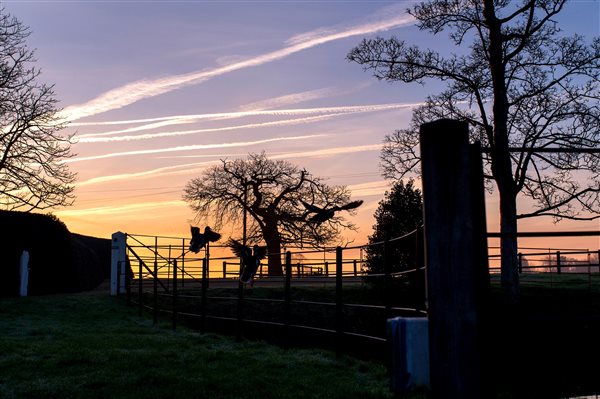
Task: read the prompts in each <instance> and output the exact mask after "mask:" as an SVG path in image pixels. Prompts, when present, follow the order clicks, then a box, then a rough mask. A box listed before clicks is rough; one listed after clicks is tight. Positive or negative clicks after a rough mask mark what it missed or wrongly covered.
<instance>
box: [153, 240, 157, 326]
mask: <svg viewBox="0 0 600 399" xmlns="http://www.w3.org/2000/svg"><path fill="white" fill-rule="evenodd" d="M155 254H156V252H155ZM155 256H156V255H155ZM153 281H154V287H153V294H154V295H153V297H152V322H153V323H154V324H156V323H158V261H157V260H155V261H154V279H153Z"/></svg>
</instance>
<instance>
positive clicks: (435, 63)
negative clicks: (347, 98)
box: [348, 0, 600, 301]
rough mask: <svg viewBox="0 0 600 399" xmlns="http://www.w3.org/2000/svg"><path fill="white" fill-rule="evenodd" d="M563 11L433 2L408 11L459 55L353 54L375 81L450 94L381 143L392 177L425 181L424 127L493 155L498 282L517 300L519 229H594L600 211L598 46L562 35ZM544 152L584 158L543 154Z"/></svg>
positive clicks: (372, 43) (530, 3)
mask: <svg viewBox="0 0 600 399" xmlns="http://www.w3.org/2000/svg"><path fill="white" fill-rule="evenodd" d="M565 3H566V0H522V1H519V2H517V1H508V0H484V1H479V0H451V1H448V0H446V1H444V0H432V1H427V2H423V3H419V4H417V5H415V6H414V7H413V8H411V9H409V10H408V12H409V13H410V14H411V15H413V16H414V17H415V19H416V21H417V25H418V27H419V28H420V29H421V30H424V31H429V32H431V33H432V34H434V35H436V34H439V33H441V32H442V31H444V30H449V31H450V32H449V36H450V39H451V41H452V42H453V43H454V45H456V47H457V48H459V49H458V50H457V54H451V55H446V56H444V55H443V54H442V53H440V52H438V51H434V50H430V49H427V50H423V49H421V48H418V47H415V46H409V45H407V44H406V43H405V42H404V41H402V40H399V39H397V38H391V39H382V38H377V39H374V40H364V41H363V42H362V43H361V44H360V45H359V46H358V47H356V48H354V49H353V50H352V51H351V52H350V53H349V54H348V58H349V59H350V60H351V61H355V62H357V63H359V64H361V65H363V66H364V67H365V69H370V70H372V71H373V72H374V75H375V76H376V77H377V78H378V79H383V80H388V81H400V82H404V83H412V82H417V83H423V82H425V81H426V80H428V79H433V80H438V81H442V82H445V83H446V84H447V86H446V89H445V90H444V91H442V92H441V93H440V94H438V95H432V96H429V97H428V98H427V99H426V101H425V103H424V104H423V105H422V106H420V107H418V108H416V109H415V110H414V112H413V118H412V122H411V124H410V126H409V127H408V128H407V129H403V130H398V131H396V132H394V133H393V134H391V135H389V136H388V137H387V138H386V140H385V144H384V149H383V151H382V154H381V159H382V167H383V170H384V172H385V175H386V176H387V177H390V178H401V177H404V176H405V175H407V174H414V173H419V153H418V148H417V147H418V128H419V126H420V125H421V124H422V123H424V122H429V121H432V120H435V119H440V118H452V119H458V120H463V121H467V122H468V123H469V124H470V126H471V139H472V140H473V141H475V140H479V141H481V142H482V144H483V145H484V146H485V147H487V148H488V149H489V152H487V153H485V154H484V160H485V167H486V177H487V178H488V179H490V181H492V180H493V181H494V182H495V186H496V187H497V189H498V192H499V197H500V230H501V232H502V239H501V255H502V261H501V262H502V277H501V281H502V286H503V289H504V292H505V293H506V295H507V297H508V298H509V300H511V301H515V300H517V298H518V296H519V280H518V262H517V238H516V233H517V219H519V218H528V217H533V216H552V217H554V218H555V219H556V220H560V219H562V218H569V219H577V220H592V219H595V218H598V217H599V212H600V198H599V194H600V179H599V172H600V154H599V153H598V152H597V148H598V146H599V144H600V129H599V127H600V124H599V118H600V108H599V103H598V99H599V97H600V91H599V90H598V89H599V78H600V40H599V39H594V40H593V41H592V42H591V43H586V42H585V40H584V38H583V37H582V36H580V35H572V36H564V35H563V34H561V30H560V29H559V27H558V26H557V23H556V21H555V19H554V18H555V17H556V16H557V14H559V13H560V12H561V10H562V9H563V7H564V5H565ZM467 49H468V50H467ZM515 148H518V149H519V150H518V151H515ZM547 148H562V149H568V150H583V151H587V152H581V153H573V152H564V153H549V152H542V151H539V149H547ZM594 148H595V149H596V152H595V153H594V152H591V151H590V150H591V149H594ZM592 151H593V150H592ZM488 187H489V188H492V187H493V186H492V185H491V184H488ZM518 196H524V197H528V198H530V199H531V200H533V202H534V204H535V206H534V208H533V209H528V210H526V211H524V212H521V213H519V212H518V210H517V197H518Z"/></svg>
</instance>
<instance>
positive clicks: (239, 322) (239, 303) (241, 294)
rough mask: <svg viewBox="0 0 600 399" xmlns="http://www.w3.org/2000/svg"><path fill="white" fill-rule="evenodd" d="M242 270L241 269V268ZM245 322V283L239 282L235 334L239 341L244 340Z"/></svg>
mask: <svg viewBox="0 0 600 399" xmlns="http://www.w3.org/2000/svg"><path fill="white" fill-rule="evenodd" d="M240 270H241V268H240ZM243 321H244V283H242V281H241V280H240V281H239V282H238V300H237V329H236V333H235V338H236V339H237V340H238V341H241V340H242V336H243V331H242V327H243V326H242V323H243Z"/></svg>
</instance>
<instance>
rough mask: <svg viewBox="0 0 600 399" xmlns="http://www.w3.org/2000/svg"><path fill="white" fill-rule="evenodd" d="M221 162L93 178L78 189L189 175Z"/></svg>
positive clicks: (85, 181)
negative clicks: (115, 182)
mask: <svg viewBox="0 0 600 399" xmlns="http://www.w3.org/2000/svg"><path fill="white" fill-rule="evenodd" d="M218 162H219V161H207V162H195V163H188V164H184V165H173V166H165V167H162V168H156V169H150V170H144V171H141V172H131V173H121V174H118V175H107V176H98V177H93V178H91V179H88V180H84V181H80V182H77V183H76V185H77V187H84V186H89V185H92V184H101V183H108V182H114V181H119V180H130V181H133V180H139V179H143V178H150V177H163V176H168V175H176V174H189V173H198V170H199V169H202V168H206V167H208V166H211V165H215V164H217V163H218Z"/></svg>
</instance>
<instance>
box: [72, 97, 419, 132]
mask: <svg viewBox="0 0 600 399" xmlns="http://www.w3.org/2000/svg"><path fill="white" fill-rule="evenodd" d="M419 105H421V103H390V104H372V105H348V106H337V107H316V108H291V109H274V110H254V111H235V112H219V113H209V114H193V115H172V116H162V117H157V118H147V119H129V120H118V121H104V122H82V123H72V124H71V126H109V125H131V124H136V123H146V125H142V126H135V127H131V128H127V129H120V130H113V131H109V132H101V133H89V134H80V135H77V136H75V138H76V139H81V138H87V137H102V136H113V135H117V134H122V133H133V132H138V131H143V130H150V129H156V128H160V127H165V126H169V125H177V124H186V123H194V122H199V121H203V120H223V119H236V118H245V117H259V116H268V117H282V116H298V115H320V114H328V113H342V112H343V113H356V112H376V111H386V110H392V109H401V108H411V107H415V106H419Z"/></svg>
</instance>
